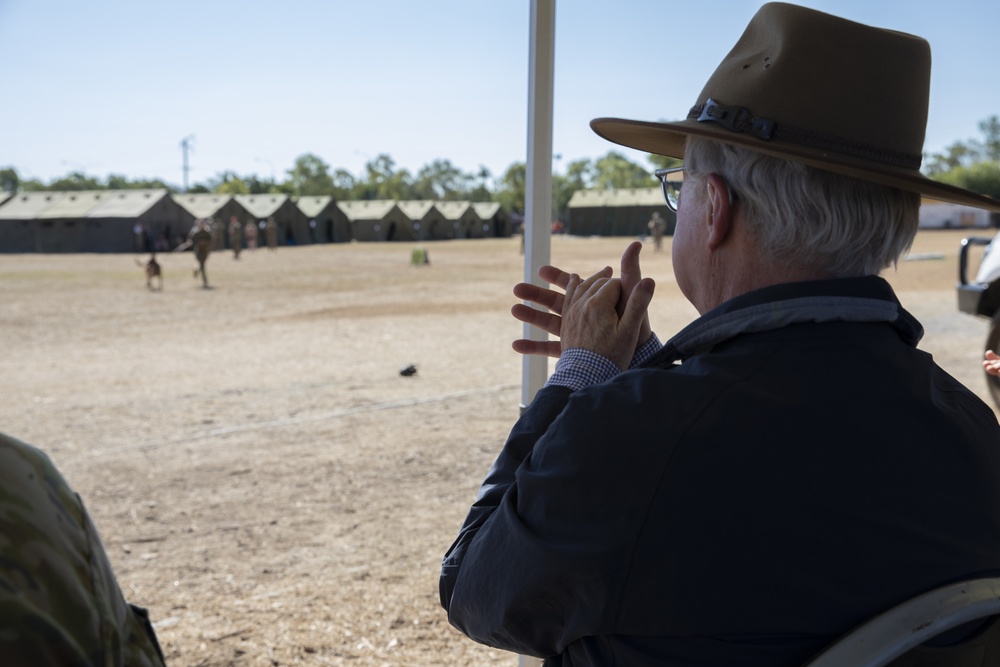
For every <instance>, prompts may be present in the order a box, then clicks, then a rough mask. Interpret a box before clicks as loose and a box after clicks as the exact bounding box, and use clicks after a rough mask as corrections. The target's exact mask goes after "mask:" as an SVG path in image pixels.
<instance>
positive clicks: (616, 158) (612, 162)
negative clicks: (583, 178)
mask: <svg viewBox="0 0 1000 667" xmlns="http://www.w3.org/2000/svg"><path fill="white" fill-rule="evenodd" d="M655 185H656V179H655V178H654V177H653V175H652V174H651V173H650V172H649V170H648V169H645V168H644V167H642V166H640V165H638V164H636V163H634V162H632V161H630V160H629V159H628V158H626V157H625V156H624V155H622V154H621V153H617V152H615V151H610V152H609V153H608V154H607V155H605V156H604V157H602V158H598V159H597V160H596V161H595V162H594V187H597V188H600V189H619V188H650V187H653V186H655Z"/></svg>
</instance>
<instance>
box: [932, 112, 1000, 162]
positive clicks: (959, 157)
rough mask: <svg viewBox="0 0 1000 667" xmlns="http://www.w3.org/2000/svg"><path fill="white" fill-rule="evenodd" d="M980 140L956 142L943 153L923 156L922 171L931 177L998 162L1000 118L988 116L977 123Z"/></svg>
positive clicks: (999, 152)
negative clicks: (985, 163) (960, 168)
mask: <svg viewBox="0 0 1000 667" xmlns="http://www.w3.org/2000/svg"><path fill="white" fill-rule="evenodd" d="M979 131H980V132H982V134H983V138H982V140H977V139H970V140H968V141H956V142H955V143H953V144H951V145H950V146H948V147H946V148H945V152H944V153H934V154H931V155H925V156H924V158H925V160H924V167H923V171H924V173H925V174H927V175H928V176H931V177H936V176H937V175H939V174H944V173H947V172H948V171H951V170H952V169H957V168H958V167H971V166H972V165H974V164H976V163H977V162H989V161H992V162H1000V117H997V116H990V117H989V118H987V119H986V120H983V121H980V122H979Z"/></svg>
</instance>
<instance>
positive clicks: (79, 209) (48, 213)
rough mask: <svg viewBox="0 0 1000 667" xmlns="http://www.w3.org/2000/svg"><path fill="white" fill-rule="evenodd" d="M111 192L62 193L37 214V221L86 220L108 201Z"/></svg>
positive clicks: (82, 191)
mask: <svg viewBox="0 0 1000 667" xmlns="http://www.w3.org/2000/svg"><path fill="white" fill-rule="evenodd" d="M113 192H114V191H113V190H79V191H70V192H64V193H63V196H62V197H60V198H59V199H57V200H55V201H53V202H52V205H51V206H48V207H46V208H44V209H42V210H40V211H39V212H38V214H37V215H36V216H35V217H36V218H37V219H39V220H43V219H50V220H51V219H55V218H86V217H87V216H88V215H89V214H90V212H91V211H93V210H94V209H95V208H97V207H98V206H100V205H101V204H102V203H104V201H105V200H107V199H110V198H111V195H112V193H113Z"/></svg>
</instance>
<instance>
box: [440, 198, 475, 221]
mask: <svg viewBox="0 0 1000 667" xmlns="http://www.w3.org/2000/svg"><path fill="white" fill-rule="evenodd" d="M434 205H435V206H437V207H438V210H439V211H441V214H442V215H444V217H445V218H447V219H448V220H458V219H459V218H461V217H462V216H463V215H465V213H466V212H467V211H468V210H469V209H470V208H472V203H471V202H467V201H439V202H436V203H435V204H434Z"/></svg>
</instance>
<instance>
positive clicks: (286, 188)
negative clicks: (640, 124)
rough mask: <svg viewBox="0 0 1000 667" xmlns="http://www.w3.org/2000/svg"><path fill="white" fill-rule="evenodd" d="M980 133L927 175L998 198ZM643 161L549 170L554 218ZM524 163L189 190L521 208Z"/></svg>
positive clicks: (932, 158)
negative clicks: (582, 193)
mask: <svg viewBox="0 0 1000 667" xmlns="http://www.w3.org/2000/svg"><path fill="white" fill-rule="evenodd" d="M979 130H980V132H981V134H982V137H981V138H979V139H970V140H967V141H956V142H955V143H953V144H951V145H950V146H948V147H947V148H946V149H945V150H944V152H943V153H936V154H928V155H925V156H924V167H923V169H924V173H925V174H927V176H929V177H930V178H933V179H935V180H939V181H942V182H945V183H950V184H952V185H956V186H959V187H963V188H967V189H969V190H972V191H974V192H978V193H981V194H985V195H990V196H992V197H996V198H998V199H1000V118H998V117H997V116H991V117H990V118H988V119H986V120H984V121H982V122H980V123H979ZM646 160H647V161H648V162H649V164H648V165H641V164H639V163H636V162H633V161H632V160H629V159H628V158H627V157H625V156H624V155H623V154H621V153H619V152H617V151H609V152H608V153H607V154H606V155H604V156H602V157H599V158H596V159H581V160H574V161H571V162H569V163H568V164H567V165H566V169H565V172H564V173H561V174H560V173H554V174H553V175H552V212H553V217H555V218H563V219H565V217H566V212H567V206H568V204H569V200H570V198H571V197H572V196H573V193H574V192H576V191H577V190H584V189H595V188H596V189H620V188H648V187H654V186H655V185H656V179H655V178H654V177H653V176H652V170H653V169H661V168H666V167H673V166H677V165H680V164H681V161H680V160H675V159H673V158H668V157H664V156H661V155H648V156H646ZM526 185H527V167H526V165H525V163H523V162H515V163H514V164H512V165H511V166H510V167H508V168H507V170H506V171H505V172H504V173H503V174H501V175H499V176H494V175H493V174H492V173H491V172H490V170H489V169H487V168H486V167H484V166H480V168H479V169H478V170H477V171H475V172H464V171H462V170H461V169H459V168H458V167H456V166H455V165H454V164H452V163H451V162H450V161H449V160H445V159H438V160H434V161H433V162H431V163H429V164H427V165H424V166H423V167H421V168H420V169H419V170H418V171H417V172H416V173H411V172H410V171H409V170H407V169H399V168H397V166H396V163H395V161H394V160H393V159H392V157H391V156H389V155H388V154H384V153H383V154H380V155H378V156H376V157H375V158H374V159H372V160H369V161H368V162H367V163H366V164H365V165H364V167H363V169H362V172H361V173H360V174H352V173H350V172H349V171H347V170H346V169H342V168H332V167H331V166H330V165H329V164H327V163H326V162H325V161H323V159H322V158H320V157H319V156H317V155H315V154H312V153H306V154H304V155H300V156H299V157H298V158H296V159H295V162H294V164H293V166H292V168H291V169H289V170H288V171H287V172H286V178H285V179H284V180H278V179H276V178H273V177H272V178H262V177H260V176H258V175H256V174H250V175H240V174H237V173H236V172H233V171H224V172H221V173H219V174H217V175H216V176H214V177H212V178H209V179H207V180H206V181H204V182H201V183H196V184H195V185H194V186H192V187H190V188H188V190H187V192H216V193H224V194H268V193H278V194H287V195H291V196H310V195H330V196H333V197H334V198H336V199H338V200H353V199H391V200H412V199H418V200H427V199H434V200H444V201H454V200H466V201H473V202H491V201H492V202H498V203H500V205H501V206H502V207H503V209H504V210H505V211H507V212H509V213H524V206H525V202H524V200H525V191H526ZM143 188H163V189H167V190H170V191H171V192H179V191H180V188H178V187H177V186H174V185H171V184H169V183H166V182H165V181H163V180H160V179H135V180H130V179H129V178H127V177H125V176H122V175H116V174H111V175H109V176H108V177H107V178H105V179H101V178H97V177H94V176H90V175H87V174H85V173H83V172H81V171H73V172H70V173H69V174H67V175H66V176H63V177H61V178H57V179H54V180H53V181H51V182H49V183H43V182H41V181H39V180H37V179H21V178H20V177H19V176H18V173H17V170H16V169H15V168H13V167H7V168H4V169H0V190H4V191H6V192H11V193H16V192H32V191H41V190H104V189H107V190H127V189H143Z"/></svg>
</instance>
